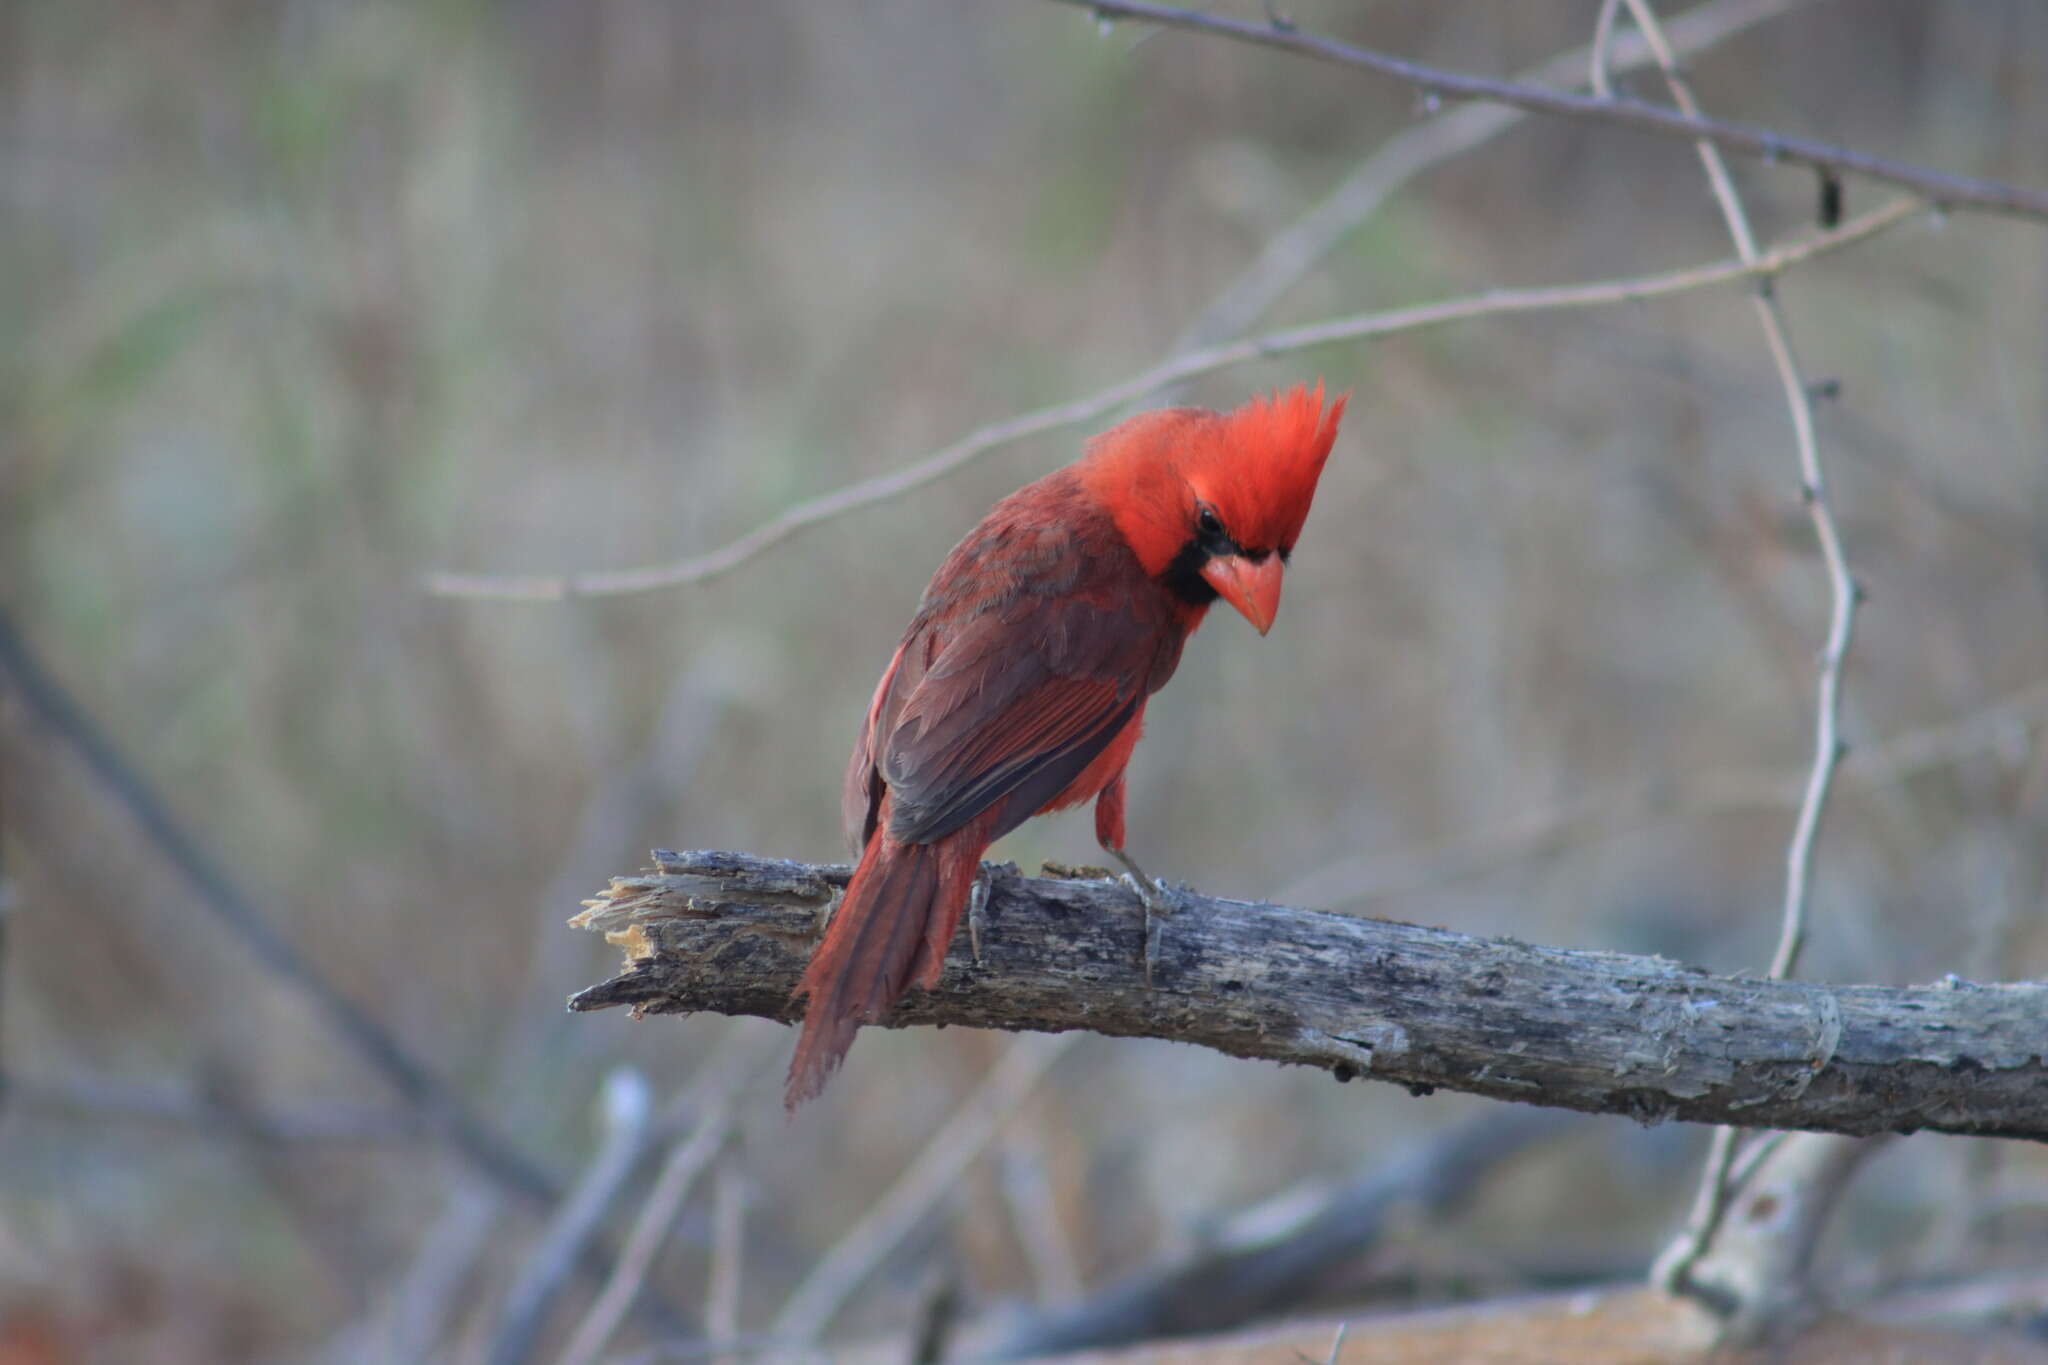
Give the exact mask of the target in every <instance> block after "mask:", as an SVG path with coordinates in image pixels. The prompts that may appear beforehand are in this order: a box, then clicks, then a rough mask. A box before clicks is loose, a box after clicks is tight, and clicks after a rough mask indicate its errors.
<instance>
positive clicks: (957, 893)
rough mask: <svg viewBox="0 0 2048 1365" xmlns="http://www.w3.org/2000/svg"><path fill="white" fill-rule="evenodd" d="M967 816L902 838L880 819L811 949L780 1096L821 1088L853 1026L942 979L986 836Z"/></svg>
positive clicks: (793, 1097) (807, 1095) (788, 1098)
mask: <svg viewBox="0 0 2048 1365" xmlns="http://www.w3.org/2000/svg"><path fill="white" fill-rule="evenodd" d="M976 834H977V831H976V830H975V828H974V827H973V826H972V825H970V826H968V827H967V828H965V829H961V830H958V831H955V832H954V833H952V834H950V835H948V836H946V837H945V838H943V839H940V840H938V841H936V842H934V843H929V844H902V843H897V842H896V841H895V840H893V839H891V838H889V837H888V821H887V820H886V819H883V820H880V821H878V822H877V824H876V828H875V832H874V833H873V834H872V835H870V836H869V837H868V845H867V848H866V850H865V851H863V853H862V854H861V860H860V866H859V867H857V868H855V869H854V873H853V879H852V880H851V881H849V882H848V883H847V884H846V895H845V896H844V897H843V898H842V899H841V900H840V902H839V908H838V909H836V910H834V911H833V912H832V922H831V925H830V926H829V927H828V928H827V929H826V931H825V941H824V942H822V943H820V944H819V945H818V948H817V951H816V952H814V953H813V954H812V955H811V964H810V966H809V967H808V968H806V969H805V971H804V979H803V982H802V984H800V985H799V986H798V987H797V992H796V993H797V994H798V995H800V996H805V997H808V1000H809V1003H808V1004H807V1005H806V1006H805V1009H804V1027H803V1033H802V1034H801V1035H800V1036H799V1037H798V1038H797V1043H796V1056H795V1057H793V1058H792V1059H791V1060H790V1064H789V1084H788V1089H787V1090H786V1091H785V1093H784V1096H783V1098H784V1103H785V1104H786V1105H787V1106H788V1107H789V1109H791V1110H792V1111H794V1110H795V1109H796V1107H797V1106H798V1105H799V1104H802V1103H803V1102H804V1101H805V1100H808V1099H811V1098H812V1097H814V1096H815V1095H817V1093H818V1092H819V1091H820V1090H823V1089H824V1088H825V1082H826V1081H827V1080H829V1079H830V1078H831V1075H832V1073H833V1072H834V1071H836V1070H838V1068H839V1063H840V1062H841V1061H842V1060H844V1059H845V1057H846V1052H847V1049H848V1048H850V1047H852V1046H853V1035H854V1034H855V1033H856V1032H858V1031H859V1029H860V1026H861V1025H862V1024H866V1023H871V1022H873V1021H874V1020H876V1019H879V1018H880V1017H881V1016H882V1014H883V1013H884V1012H885V1011H887V1010H888V1008H889V1007H890V1006H891V1005H893V1004H895V1003H896V1001H897V1000H898V999H900V998H901V997H902V995H903V993H904V992H905V991H907V990H909V989H910V986H911V983H912V982H913V981H915V982H916V983H917V984H918V985H921V986H923V987H925V988H926V989H927V990H929V989H930V988H931V987H933V986H936V985H937V984H938V983H939V970H940V968H941V967H942V966H943V965H944V963H945V959H946V947H947V945H948V944H950V943H951V942H952V941H953V931H954V930H955V929H957V928H959V926H960V916H961V915H962V914H963V913H964V912H965V911H966V909H967V898H968V896H969V894H970V893H971V892H972V891H973V889H974V878H975V875H976V873H977V872H978V871H979V869H980V866H981V855H982V853H983V851H984V850H986V849H987V847H988V840H987V839H985V838H977V837H975V836H976Z"/></svg>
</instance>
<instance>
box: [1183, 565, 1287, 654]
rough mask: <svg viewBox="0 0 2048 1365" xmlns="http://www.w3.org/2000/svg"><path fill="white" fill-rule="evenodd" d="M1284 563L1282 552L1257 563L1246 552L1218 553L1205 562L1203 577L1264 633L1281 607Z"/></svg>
mask: <svg viewBox="0 0 2048 1365" xmlns="http://www.w3.org/2000/svg"><path fill="white" fill-rule="evenodd" d="M1281 567H1282V566H1281V563H1280V556H1279V555H1267V556H1266V557H1265V558H1264V559H1262V560H1260V561H1258V563H1256V564H1254V563H1253V562H1252V561H1251V560H1249V559H1246V558H1245V557H1244V556H1243V555H1218V556H1216V557H1215V558H1214V559H1211V560H1210V561H1209V562H1208V563H1207V564H1204V565H1203V566H1202V577H1203V578H1205V579H1207V580H1208V581H1209V586H1210V587H1212V588H1214V589H1216V594H1217V596H1219V597H1221V598H1222V599H1223V600H1224V601H1226V602H1228V603H1230V605H1231V606H1233V607H1236V608H1237V609H1238V610H1239V611H1240V612H1243V613H1244V619H1245V620H1247V621H1249V622H1251V623H1252V629H1253V630H1256V631H1257V632H1258V633H1259V634H1261V635H1264V634H1265V633H1266V632H1267V631H1269V630H1271V629H1272V628H1273V617H1274V616H1275V615H1277V614H1278V613H1279V611H1280V570H1281Z"/></svg>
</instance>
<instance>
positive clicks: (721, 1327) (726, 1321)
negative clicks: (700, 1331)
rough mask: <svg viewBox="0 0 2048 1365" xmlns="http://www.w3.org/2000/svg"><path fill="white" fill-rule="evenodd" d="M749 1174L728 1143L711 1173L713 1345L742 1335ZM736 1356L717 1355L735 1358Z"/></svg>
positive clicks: (709, 1308)
mask: <svg viewBox="0 0 2048 1365" xmlns="http://www.w3.org/2000/svg"><path fill="white" fill-rule="evenodd" d="M747 1194H748V1185H747V1175H746V1172H745V1171H744V1170H742V1169H741V1168H740V1162H739V1156H738V1153H737V1152H736V1151H735V1149H734V1148H733V1147H732V1146H730V1145H728V1146H727V1147H726V1149H725V1157H724V1159H723V1160H721V1161H720V1162H719V1163H718V1169H717V1170H715V1171H713V1172H712V1173H711V1273H710V1275H709V1276H708V1277H707V1278H706V1281H705V1285H704V1335H705V1337H706V1338H707V1339H708V1340H709V1341H710V1342H711V1344H712V1345H714V1346H719V1345H727V1346H729V1345H730V1344H731V1343H733V1342H735V1341H737V1340H738V1339H739V1335H740V1291H741V1290H742V1289H743V1288H745V1283H746V1265H747ZM734 1358H736V1357H718V1359H734Z"/></svg>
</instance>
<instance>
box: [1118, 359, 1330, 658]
mask: <svg viewBox="0 0 2048 1365" xmlns="http://www.w3.org/2000/svg"><path fill="white" fill-rule="evenodd" d="M1348 396H1349V395H1346V394H1339V395H1338V396H1337V398H1336V400H1335V401H1334V402H1332V403H1330V404H1329V405H1328V407H1327V408H1326V407H1325V406H1324V403H1323V385H1322V381H1320V380H1318V381H1317V382H1316V386H1315V388H1314V389H1312V390H1311V389H1308V388H1305V387H1303V386H1301V385H1296V386H1295V387H1294V388H1292V389H1290V390H1288V391H1287V392H1285V393H1278V392H1276V393H1274V394H1273V395H1272V396H1271V397H1261V398H1253V399H1252V400H1251V401H1250V402H1248V403H1246V404H1245V405H1244V406H1242V407H1240V408H1238V409H1236V410H1235V411H1233V412H1211V411H1209V410H1208V409H1207V408H1164V409H1161V410H1160V411H1157V412H1146V413H1140V414H1139V415H1137V416H1136V417H1133V418H1131V419H1130V420H1128V421H1126V422H1123V423H1122V424H1120V425H1118V426H1115V427H1112V428H1111V429H1110V430H1108V431H1106V432H1104V433H1102V435H1100V436H1097V437H1096V438H1095V439H1094V440H1092V441H1090V442H1089V443H1088V449H1087V453H1086V454H1085V455H1084V456H1083V457H1082V460H1081V464H1080V475H1081V481H1082V486H1083V487H1084V488H1085V489H1087V491H1088V492H1089V494H1090V495H1091V496H1093V497H1094V498H1095V499H1096V500H1097V501H1098V502H1099V503H1101V504H1102V505H1103V506H1104V507H1106V508H1108V509H1109V513H1110V515H1111V517H1112V518H1113V519H1114V520H1115V522H1116V527H1117V530H1118V531H1119V532H1121V533H1122V535H1123V538H1124V541H1125V543H1126V544H1128V545H1129V546H1130V547H1131V550H1132V552H1133V553H1135V554H1136V555H1137V557H1138V562H1139V563H1140V564H1141V565H1143V566H1144V569H1145V572H1146V573H1148V574H1151V575H1152V576H1153V577H1154V578H1157V579H1159V580H1160V581H1161V582H1162V583H1164V584H1165V585H1166V586H1167V588H1169V589H1170V590H1171V591H1172V592H1173V593H1174V594H1175V595H1176V596H1177V597H1179V598H1180V599H1181V600H1182V601H1183V602H1185V603H1186V604H1187V605H1188V606H1190V607H1193V608H1202V607H1206V606H1208V605H1209V603H1211V602H1214V601H1215V600H1216V599H1217V598H1218V597H1221V598H1222V599H1223V600H1224V601H1226V602H1228V603H1230V605H1231V606H1233V607H1235V608H1237V609H1238V611H1240V612H1242V613H1243V614H1244V618H1245V619H1246V620H1247V621H1250V622H1251V623H1252V625H1253V627H1254V628H1255V629H1257V631H1258V632H1259V634H1261V635H1264V634H1265V633H1266V632H1267V631H1268V630H1269V629H1271V628H1272V625H1273V617H1274V614H1275V613H1276V612H1278V611H1279V609H1280V579H1281V574H1282V572H1283V570H1284V567H1285V565H1286V563H1287V557H1288V556H1289V555H1290V554H1292V553H1293V551H1294V542H1295V541H1296V540H1297V539H1298V538H1299V537H1300V535H1301V527H1302V523H1303V522H1304V521H1306V520H1307V519H1308V509H1309V504H1310V503H1311V502H1312V501H1314V499H1315V495H1316V480H1317V479H1319V478H1320V477H1321V476H1322V472H1323V462H1324V461H1325V460H1327V459H1328V458H1329V456H1330V446H1331V444H1332V443H1333V442H1334V441H1335V440H1336V439H1337V424H1338V422H1339V421H1340V420H1342V418H1343V416H1344V403H1345V399H1346V398H1347V397H1348Z"/></svg>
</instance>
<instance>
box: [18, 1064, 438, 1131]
mask: <svg viewBox="0 0 2048 1365" xmlns="http://www.w3.org/2000/svg"><path fill="white" fill-rule="evenodd" d="M0 1092H4V1093H5V1094H6V1095H7V1096H8V1102H9V1103H10V1104H12V1105H13V1106H15V1108H16V1110H17V1112H19V1113H21V1114H22V1115H24V1116H30V1115H34V1116H38V1117H42V1116H48V1117H57V1118H63V1117H76V1118H81V1119H89V1120H91V1121H93V1122H95V1123H105V1122H107V1121H109V1120H116V1121H126V1122H134V1123H165V1124H179V1125H184V1126H189V1127H193V1128H198V1129H201V1130H208V1129H215V1128H220V1127H222V1126H224V1125H225V1124H226V1123H227V1122H228V1120H229V1117H230V1116H229V1115H228V1114H226V1113H224V1112H223V1110H222V1108H221V1106H220V1104H219V1103H218V1102H217V1101H216V1099H215V1098H214V1097H213V1096H211V1095H209V1094H207V1093H206V1092H204V1091H195V1090H192V1089H190V1088H187V1087H183V1086H179V1087H166V1086H161V1085H152V1084H147V1083H139V1082H130V1081H125V1080H112V1079H108V1078H105V1077H98V1076H89V1075H82V1074H71V1075H55V1076H43V1075H29V1076H22V1075H16V1074H14V1073H12V1072H7V1073H0ZM232 1121H233V1127H234V1129H235V1131H236V1133H237V1134H238V1135H239V1136H241V1137H243V1138H246V1139H249V1140H252V1141H257V1142H264V1143H286V1142H290V1143H329V1142H394V1141H395V1142H417V1141H419V1140H420V1139H421V1138H429V1137H433V1136H434V1135H435V1134H434V1132H433V1129H432V1128H431V1127H430V1126H429V1125H428V1123H427V1121H426V1120H425V1118H424V1117H423V1116H422V1115H421V1114H420V1113H419V1112H418V1111H416V1110H412V1109H371V1108H367V1107H364V1106H360V1105H341V1104H335V1105H323V1106H319V1107H312V1106H307V1107H302V1108H299V1109H290V1110H277V1111H257V1110H239V1109H238V1110H237V1111H236V1112H235V1113H234V1114H233V1115H232Z"/></svg>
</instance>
